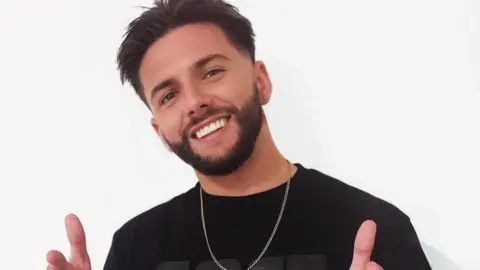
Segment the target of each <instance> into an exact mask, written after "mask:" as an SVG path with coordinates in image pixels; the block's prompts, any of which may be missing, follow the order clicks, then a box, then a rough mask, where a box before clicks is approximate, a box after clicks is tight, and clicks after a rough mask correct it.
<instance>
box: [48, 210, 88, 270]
mask: <svg viewBox="0 0 480 270" xmlns="http://www.w3.org/2000/svg"><path fill="white" fill-rule="evenodd" d="M65 227H66V229H67V236H68V241H69V242H70V260H69V261H67V260H66V259H65V256H64V255H63V254H62V253H61V252H60V251H57V250H51V251H49V252H48V253H47V262H48V267H47V270H91V269H92V268H91V264H90V257H89V256H88V252H87V245H86V240H85V231H84V230H83V226H82V223H80V220H79V219H78V217H77V216H75V215H73V214H70V215H68V216H67V217H66V218H65Z"/></svg>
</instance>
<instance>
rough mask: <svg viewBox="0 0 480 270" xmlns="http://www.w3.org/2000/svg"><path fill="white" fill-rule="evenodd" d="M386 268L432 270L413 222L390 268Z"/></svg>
mask: <svg viewBox="0 0 480 270" xmlns="http://www.w3.org/2000/svg"><path fill="white" fill-rule="evenodd" d="M384 268H385V270H405V269H415V270H432V268H431V266H430V264H429V262H428V259H427V257H426V256H425V253H424V252H423V249H422V246H421V244H420V240H419V239H418V236H417V233H416V232H415V229H414V228H413V225H412V224H411V222H408V226H407V228H406V230H405V233H404V234H403V235H402V238H400V241H399V244H398V246H397V247H396V249H395V250H394V252H393V254H392V258H391V260H390V261H389V263H388V266H384Z"/></svg>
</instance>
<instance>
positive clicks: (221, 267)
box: [200, 180, 290, 270]
mask: <svg viewBox="0 0 480 270" xmlns="http://www.w3.org/2000/svg"><path fill="white" fill-rule="evenodd" d="M289 189H290V180H288V182H287V187H286V188H285V195H284V196H283V202H282V208H280V214H279V215H278V218H277V222H276V223H275V227H274V228H273V231H272V234H271V235H270V238H269V239H268V241H267V244H266V245H265V247H264V248H263V250H262V252H260V255H258V257H257V258H256V259H255V260H254V261H253V262H252V263H251V264H250V266H248V268H247V269H246V270H250V269H252V268H253V267H254V266H255V265H256V264H257V263H258V262H259V261H260V259H261V258H262V257H263V255H265V252H267V249H268V247H269V246H270V243H271V242H272V240H273V237H274V236H275V233H276V232H277V229H278V226H279V225H280V221H281V219H282V216H283V211H284V210H285V205H286V204H287V197H288V191H289ZM200 210H201V215H202V226H203V233H204V235H205V240H206V242H207V247H208V251H209V252H210V256H212V259H213V261H214V262H215V264H216V265H217V266H218V268H220V269H222V270H228V269H227V268H225V267H224V266H223V265H222V264H220V262H219V261H218V260H217V258H216V257H215V255H213V251H212V248H211V247H210V242H209V241H208V236H207V226H206V225H205V214H204V212H203V192H202V187H200Z"/></svg>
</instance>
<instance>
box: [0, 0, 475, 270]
mask: <svg viewBox="0 0 480 270" xmlns="http://www.w3.org/2000/svg"><path fill="white" fill-rule="evenodd" d="M233 3H234V4H238V6H239V7H240V9H241V11H242V12H243V13H244V14H245V15H247V16H248V17H249V18H250V19H251V20H252V22H253V24H254V28H255V30H256V32H257V35H258V38H257V41H258V42H257V46H258V58H259V59H262V60H264V61H265V62H266V64H267V67H268V68H269V70H270V73H271V76H272V80H273V83H274V95H273V99H272V101H271V103H270V104H269V105H268V106H267V107H266V110H267V116H268V118H269V121H270V125H271V127H272V129H273V134H274V138H275V140H276V142H277V143H278V145H279V147H280V149H281V150H282V151H283V153H284V154H285V155H286V156H287V157H288V158H290V159H291V160H292V161H295V162H301V163H303V164H304V165H306V166H310V167H314V168H316V169H318V170H321V171H323V172H325V173H327V174H330V175H332V176H334V177H336V178H339V179H341V180H343V181H345V182H347V183H349V184H351V185H354V186H357V187H359V188H362V189H364V190H366V191H368V192H370V193H372V194H374V195H376V196H379V197H381V198H383V199H385V200H388V201H390V202H392V203H394V204H395V205H397V206H398V207H399V208H401V209H402V210H403V211H404V212H406V213H407V214H408V215H409V216H410V217H411V218H412V221H413V223H414V225H415V227H416V229H417V232H418V234H419V237H420V239H421V241H422V243H423V245H424V247H425V250H426V253H427V255H428V257H429V259H430V260H431V263H432V266H433V267H434V269H440V270H442V269H444V270H457V269H458V270H460V269H461V270H467V269H468V270H479V269H480V266H479V265H480V259H479V255H478V253H479V251H480V249H479V241H480V231H479V228H480V219H479V216H480V214H479V213H480V210H478V208H479V206H480V199H479V196H478V190H479V188H478V187H477V186H478V185H479V180H480V170H479V168H480V120H479V118H480V104H479V102H480V38H479V36H480V29H479V28H480V2H479V1H475V0H444V1H438V0H404V1H381V0H365V1H355V0H338V1H316V0H315V1H314V0H310V1H307V0H304V1H300V0H295V1H290V2H287V1H279V0H270V1H267V0H263V1H260V0H248V1H246V0H244V1H233ZM150 4H151V1H150V0H148V1H147V0H131V1H114V0H109V1H107V0H102V1H97V0H82V1H64V0H55V1H54V0H48V1H33V0H23V1H15V0H2V1H1V2H0V20H1V21H0V31H1V32H0V34H1V35H0V41H1V42H0V56H1V58H0V72H1V73H0V74H1V75H0V120H1V121H0V181H1V182H0V213H1V221H0V262H1V268H2V269H45V266H46V264H45V253H46V252H47V251H48V250H49V249H52V248H57V249H61V250H63V251H65V252H67V253H68V243H67V239H66V235H65V231H64V224H63V218H64V216H65V215H66V214H67V213H70V212H74V213H76V214H78V215H79V217H80V218H81V220H82V221H83V223H84V226H85V228H86V231H87V238H88V247H89V250H90V254H91V257H92V263H93V267H94V269H97V270H98V269H101V268H102V266H103V262H104V260H105V257H106V254H107V251H108V249H109V246H110V240H111V237H112V234H113V232H114V231H115V230H116V229H117V228H118V227H120V226H121V225H122V224H123V223H124V222H125V221H127V220H128V219H130V218H131V217H133V216H134V215H136V214H138V213H140V212H142V211H144V210H146V209H148V208H150V207H152V206H154V205H156V204H159V203H161V202H164V201H166V200H167V199H169V198H171V197H173V196H175V195H177V194H179V193H180V192H182V191H184V190H186V189H188V188H190V187H191V186H192V185H194V184H195V181H196V179H195V177H194V174H193V173H192V171H191V170H190V169H189V168H188V167H187V166H186V165H184V164H183V163H182V162H181V161H179V160H178V159H177V158H176V157H175V156H173V155H171V154H169V153H168V152H167V151H166V150H164V149H163V146H162V145H161V143H160V142H159V140H158V139H157V138H156V136H155V134H154V132H153V130H152V128H151V127H150V125H149V117H150V115H149V113H148V111H147V110H146V109H145V108H144V107H143V104H142V103H141V102H140V101H139V100H138V99H137V98H136V96H135V95H134V92H133V90H132V89H131V88H130V87H128V86H125V87H123V86H121V85H120V81H119V75H118V73H117V71H116V66H115V53H116V51H117V48H118V45H119V44H120V41H121V38H122V34H123V31H124V30H125V27H126V25H127V23H128V22H130V20H131V19H133V18H134V16H136V15H138V14H139V13H140V11H141V10H140V9H139V8H136V7H137V6H140V5H147V6H148V5H150Z"/></svg>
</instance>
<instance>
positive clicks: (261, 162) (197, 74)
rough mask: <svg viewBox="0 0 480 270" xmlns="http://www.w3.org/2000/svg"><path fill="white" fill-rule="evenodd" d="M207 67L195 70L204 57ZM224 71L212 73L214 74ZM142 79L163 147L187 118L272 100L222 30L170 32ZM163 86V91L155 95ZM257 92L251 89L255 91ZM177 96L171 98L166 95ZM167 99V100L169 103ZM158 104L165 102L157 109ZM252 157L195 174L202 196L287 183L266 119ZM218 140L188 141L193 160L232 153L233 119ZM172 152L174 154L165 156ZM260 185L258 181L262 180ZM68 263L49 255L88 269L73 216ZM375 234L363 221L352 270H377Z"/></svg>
mask: <svg viewBox="0 0 480 270" xmlns="http://www.w3.org/2000/svg"><path fill="white" fill-rule="evenodd" d="M211 55H221V56H220V57H214V58H213V59H211V61H208V62H207V63H204V65H201V66H198V65H195V63H196V62H197V61H198V60H199V59H205V57H207V56H211ZM219 68H220V69H223V70H226V71H224V72H217V71H214V72H212V70H215V69H219ZM139 74H140V80H141V83H142V85H143V88H144V91H145V95H146V97H147V102H148V104H149V107H150V109H151V111H152V119H151V125H152V127H153V129H154V130H155V132H156V133H157V134H158V136H159V138H160V139H161V140H162V141H163V142H164V144H165V146H166V147H167V149H169V147H170V144H169V143H168V142H180V141H181V140H182V133H183V132H184V130H185V128H188V127H189V122H190V120H191V118H192V117H195V116H198V115H201V114H202V113H203V111H202V110H205V108H237V109H240V108H242V106H243V105H244V104H246V102H247V101H248V100H249V99H251V97H252V91H259V93H258V94H259V97H260V103H261V105H266V104H268V102H269V101H270V97H271V95H272V83H271V81H270V77H269V75H268V72H267V68H266V66H265V64H264V63H263V62H261V61H257V62H255V63H252V61H251V60H250V58H249V56H248V54H246V53H243V52H240V51H239V50H237V48H235V47H234V46H233V45H232V44H231V43H230V42H229V41H228V39H227V37H226V36H225V34H224V33H223V32H222V31H221V29H220V28H218V27H216V26H214V25H211V24H190V25H187V26H183V27H180V28H178V29H175V30H173V31H171V32H169V33H168V34H167V35H165V36H164V37H162V38H161V39H159V40H158V41H156V42H155V43H154V44H153V45H152V46H151V47H150V48H149V49H148V51H147V53H146V54H145V56H144V59H143V61H142V64H141V67H140V72H139ZM165 80H168V81H169V82H170V84H169V85H167V87H163V88H162V90H160V91H156V90H154V89H155V86H157V85H158V84H161V83H162V82H164V81H165ZM252 86H255V87H252ZM172 89H173V90H174V91H173V92H175V91H177V92H176V94H170V95H169V94H168V93H169V91H170V92H172ZM167 96H168V97H167ZM162 100H168V102H164V103H162ZM262 118H263V121H262V125H261V129H260V133H259V135H258V138H257V141H256V143H255V146H254V149H253V152H252V154H251V156H250V158H249V159H248V160H247V161H246V162H245V163H244V164H243V165H242V166H241V167H240V168H239V169H238V170H236V171H234V172H233V173H231V174H228V175H221V176H212V175H207V174H204V173H201V172H199V171H196V175H197V177H198V180H199V182H200V184H201V186H202V188H203V189H204V191H205V192H207V193H210V194H214V195H222V196H245V195H249V194H254V193H259V192H262V191H266V190H269V189H272V188H275V187H277V186H279V185H281V184H283V183H285V182H286V181H288V180H289V179H290V177H291V176H292V175H293V174H294V173H295V171H296V169H297V168H296V167H295V166H294V165H292V164H290V163H288V162H286V161H285V158H284V157H283V156H282V154H281V153H280V152H279V150H278V149H277V147H276V146H275V144H274V142H273V138H272V136H271V133H270V131H269V128H268V123H267V121H266V118H265V115H264V114H263V113H262ZM228 125H229V126H228V128H225V130H224V131H223V133H221V135H219V136H218V137H217V138H216V139H215V140H213V142H212V143H201V142H199V141H195V139H193V138H191V139H189V140H190V141H189V142H190V145H191V147H192V149H193V151H194V152H195V153H196V154H199V155H201V156H202V157H206V158H221V157H224V156H226V155H228V154H229V153H230V151H231V150H232V148H233V146H234V145H235V142H236V141H237V140H238V136H239V129H240V126H239V124H238V121H237V119H235V115H233V116H232V118H231V119H230V122H229V124H228ZM169 150H171V149H169ZM259 179H261V181H259ZM65 222H66V230H67V235H68V240H69V242H70V246H71V250H70V252H71V253H70V258H69V260H68V261H67V259H66V258H65V256H64V255H63V254H62V253H61V252H59V251H56V250H52V251H50V252H48V254H47V262H48V264H49V265H48V269H49V270H90V269H91V264H90V259H89V256H88V252H87V245H86V238H85V232H84V229H83V226H82V224H81V223H80V220H79V219H78V217H77V216H75V215H73V214H70V215H68V216H67V217H66V219H65ZM375 234H376V225H375V223H374V222H373V221H365V222H364V223H363V224H362V225H361V227H360V228H359V231H358V233H357V237H356V240H355V243H354V250H353V256H352V266H351V268H350V269H351V270H381V269H382V268H381V267H380V266H379V265H377V264H376V263H374V262H371V261H370V256H371V253H372V250H373V246H374V242H375Z"/></svg>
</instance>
